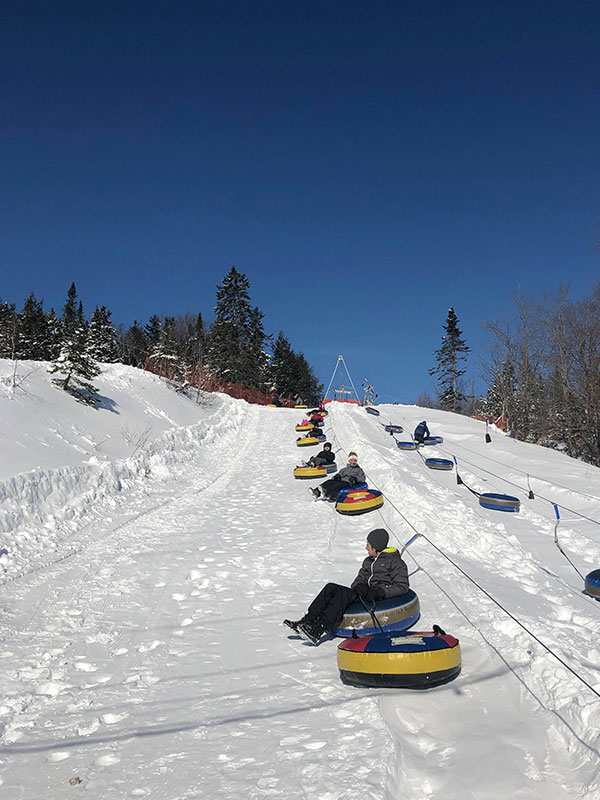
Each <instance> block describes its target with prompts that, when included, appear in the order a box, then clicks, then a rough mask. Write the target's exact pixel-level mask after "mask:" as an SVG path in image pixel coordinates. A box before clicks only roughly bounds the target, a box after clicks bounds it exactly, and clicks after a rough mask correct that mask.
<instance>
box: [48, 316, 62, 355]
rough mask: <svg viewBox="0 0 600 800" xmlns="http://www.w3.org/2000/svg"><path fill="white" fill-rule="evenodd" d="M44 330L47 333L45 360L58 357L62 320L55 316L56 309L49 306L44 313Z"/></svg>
mask: <svg viewBox="0 0 600 800" xmlns="http://www.w3.org/2000/svg"><path fill="white" fill-rule="evenodd" d="M46 331H47V334H48V339H47V343H48V350H47V352H46V355H45V356H44V358H45V360H46V361H53V360H54V359H55V358H58V356H59V353H60V347H61V342H62V338H63V329H62V322H61V321H60V320H59V318H58V317H57V316H56V311H55V310H54V309H53V308H51V309H50V311H49V312H48V313H47V314H46Z"/></svg>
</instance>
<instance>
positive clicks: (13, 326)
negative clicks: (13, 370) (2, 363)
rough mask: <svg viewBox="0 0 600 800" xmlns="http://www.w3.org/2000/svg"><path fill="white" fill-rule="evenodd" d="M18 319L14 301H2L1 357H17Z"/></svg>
mask: <svg viewBox="0 0 600 800" xmlns="http://www.w3.org/2000/svg"><path fill="white" fill-rule="evenodd" d="M17 331H18V320H17V315H16V313H15V306H14V303H11V304H9V303H2V302H1V301H0V358H16V354H17Z"/></svg>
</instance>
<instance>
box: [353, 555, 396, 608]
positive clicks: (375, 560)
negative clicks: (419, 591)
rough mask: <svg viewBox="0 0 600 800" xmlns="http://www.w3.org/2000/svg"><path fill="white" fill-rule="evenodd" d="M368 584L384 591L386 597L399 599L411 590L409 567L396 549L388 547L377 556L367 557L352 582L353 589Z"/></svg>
mask: <svg viewBox="0 0 600 800" xmlns="http://www.w3.org/2000/svg"><path fill="white" fill-rule="evenodd" d="M361 584H363V585H364V584H366V585H367V586H369V587H370V588H372V589H383V591H384V592H385V596H386V597H398V596H399V595H401V594H406V592H408V590H409V585H408V567H407V566H406V564H405V563H404V560H403V559H402V557H401V556H400V553H399V552H398V550H396V548H395V547H386V549H385V550H382V551H381V553H379V554H378V555H377V556H367V557H366V558H365V560H364V561H363V563H362V567H361V568H360V570H359V571H358V575H357V576H356V578H355V579H354V580H353V581H352V585H351V587H350V588H351V589H355V588H356V587H357V586H359V585H361Z"/></svg>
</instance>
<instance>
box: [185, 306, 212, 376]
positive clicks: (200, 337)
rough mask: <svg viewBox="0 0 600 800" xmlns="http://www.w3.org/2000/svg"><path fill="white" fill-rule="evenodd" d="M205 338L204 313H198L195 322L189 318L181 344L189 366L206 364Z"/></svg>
mask: <svg viewBox="0 0 600 800" xmlns="http://www.w3.org/2000/svg"><path fill="white" fill-rule="evenodd" d="M205 340H206V334H205V332H204V322H203V321H202V314H200V313H198V314H197V315H196V317H195V319H194V321H193V322H192V321H189V320H188V322H187V330H186V334H185V337H184V339H183V341H182V342H181V344H180V352H181V355H182V359H183V361H184V363H185V364H186V366H187V367H188V368H190V369H191V368H193V367H196V366H198V367H201V366H203V365H204V348H205Z"/></svg>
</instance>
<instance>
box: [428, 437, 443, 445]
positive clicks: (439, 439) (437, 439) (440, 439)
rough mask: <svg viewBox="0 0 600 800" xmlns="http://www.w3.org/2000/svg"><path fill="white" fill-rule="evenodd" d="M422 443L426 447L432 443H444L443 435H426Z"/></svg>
mask: <svg viewBox="0 0 600 800" xmlns="http://www.w3.org/2000/svg"><path fill="white" fill-rule="evenodd" d="M423 444H424V445H425V446H426V447H427V446H429V445H432V444H444V437H443V436H428V437H427V439H425V440H424V441H423Z"/></svg>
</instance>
